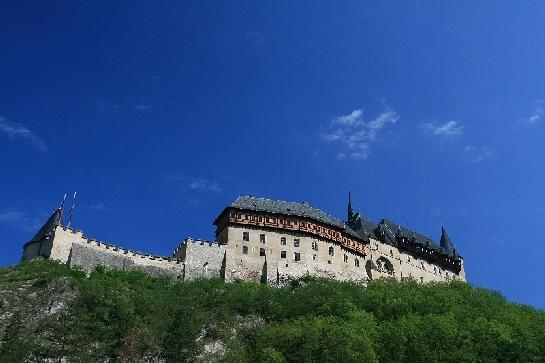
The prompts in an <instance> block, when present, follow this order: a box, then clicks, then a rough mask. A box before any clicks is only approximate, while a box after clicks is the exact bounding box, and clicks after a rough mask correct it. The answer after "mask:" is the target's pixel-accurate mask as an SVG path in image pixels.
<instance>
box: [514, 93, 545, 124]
mask: <svg viewBox="0 0 545 363" xmlns="http://www.w3.org/2000/svg"><path fill="white" fill-rule="evenodd" d="M530 108H531V110H530V112H529V114H528V116H526V117H523V118H520V119H518V120H517V122H522V123H527V124H537V123H538V122H541V121H542V120H543V119H544V118H545V99H538V100H535V101H533V102H532V103H530Z"/></svg>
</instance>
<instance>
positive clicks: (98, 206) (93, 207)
mask: <svg viewBox="0 0 545 363" xmlns="http://www.w3.org/2000/svg"><path fill="white" fill-rule="evenodd" d="M88 208H89V209H90V210H92V211H95V212H102V213H109V212H111V209H110V208H109V207H108V206H107V205H105V204H104V203H97V204H91V205H89V206H88Z"/></svg>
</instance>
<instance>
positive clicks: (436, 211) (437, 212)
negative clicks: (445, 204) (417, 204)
mask: <svg viewBox="0 0 545 363" xmlns="http://www.w3.org/2000/svg"><path fill="white" fill-rule="evenodd" d="M441 212H442V210H441V208H433V209H432V210H430V214H431V216H432V217H439V216H440V215H441Z"/></svg>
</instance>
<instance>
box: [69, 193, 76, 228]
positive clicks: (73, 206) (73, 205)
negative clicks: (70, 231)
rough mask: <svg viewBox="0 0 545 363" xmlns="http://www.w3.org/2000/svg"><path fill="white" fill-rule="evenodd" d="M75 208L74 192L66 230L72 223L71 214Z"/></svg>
mask: <svg viewBox="0 0 545 363" xmlns="http://www.w3.org/2000/svg"><path fill="white" fill-rule="evenodd" d="M75 207H76V192H74V197H73V198H72V208H70V217H69V218H68V228H70V223H72V214H73V213H74V208H75Z"/></svg>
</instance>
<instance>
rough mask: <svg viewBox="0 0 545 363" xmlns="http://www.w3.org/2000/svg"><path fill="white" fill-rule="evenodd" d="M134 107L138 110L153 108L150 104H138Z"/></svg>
mask: <svg viewBox="0 0 545 363" xmlns="http://www.w3.org/2000/svg"><path fill="white" fill-rule="evenodd" d="M134 109H135V110H136V111H143V110H149V109H151V106H149V105H136V106H134Z"/></svg>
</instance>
